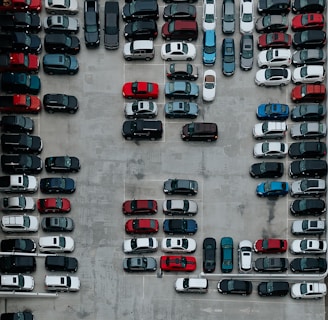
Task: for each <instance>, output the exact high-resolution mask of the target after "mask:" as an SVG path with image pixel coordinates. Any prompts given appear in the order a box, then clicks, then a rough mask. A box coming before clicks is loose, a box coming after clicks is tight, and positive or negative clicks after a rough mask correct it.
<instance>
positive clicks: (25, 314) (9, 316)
mask: <svg viewBox="0 0 328 320" xmlns="http://www.w3.org/2000/svg"><path fill="white" fill-rule="evenodd" d="M0 319H1V320H16V319H24V320H34V319H35V318H34V315H33V313H32V312H30V311H18V312H6V313H2V314H1V318H0Z"/></svg>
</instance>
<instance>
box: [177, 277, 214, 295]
mask: <svg viewBox="0 0 328 320" xmlns="http://www.w3.org/2000/svg"><path fill="white" fill-rule="evenodd" d="M175 290H176V291H177V292H179V293H183V292H189V293H206V292H207V291H208V281H207V279H200V278H178V279H177V280H176V282H175Z"/></svg>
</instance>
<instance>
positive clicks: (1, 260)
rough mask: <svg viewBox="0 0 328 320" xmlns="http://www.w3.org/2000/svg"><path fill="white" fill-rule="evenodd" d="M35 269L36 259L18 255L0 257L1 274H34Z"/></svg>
mask: <svg viewBox="0 0 328 320" xmlns="http://www.w3.org/2000/svg"><path fill="white" fill-rule="evenodd" d="M35 269H36V261H35V257H30V256H16V255H15V256H4V257H0V270H1V272H10V273H11V272H12V273H14V272H33V271H35Z"/></svg>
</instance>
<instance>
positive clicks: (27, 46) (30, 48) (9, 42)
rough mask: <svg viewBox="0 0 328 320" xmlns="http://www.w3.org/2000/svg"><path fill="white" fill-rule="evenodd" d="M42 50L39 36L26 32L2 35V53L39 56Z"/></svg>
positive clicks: (0, 39) (0, 42) (0, 38)
mask: <svg viewBox="0 0 328 320" xmlns="http://www.w3.org/2000/svg"><path fill="white" fill-rule="evenodd" d="M41 50H42V43H41V39H40V37H39V36H37V35H35V34H30V33H26V32H11V33H1V34H0V52H26V53H33V54H38V53H40V52H41Z"/></svg>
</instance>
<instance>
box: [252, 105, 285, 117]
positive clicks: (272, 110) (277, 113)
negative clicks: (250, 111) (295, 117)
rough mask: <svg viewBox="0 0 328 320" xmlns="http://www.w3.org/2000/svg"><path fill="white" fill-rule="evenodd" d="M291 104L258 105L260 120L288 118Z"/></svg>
mask: <svg viewBox="0 0 328 320" xmlns="http://www.w3.org/2000/svg"><path fill="white" fill-rule="evenodd" d="M288 116H289V106H288V105H287V104H282V103H263V104H260V105H259V106H258V107H257V112H256V117H257V119H259V120H287V119H288Z"/></svg>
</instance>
